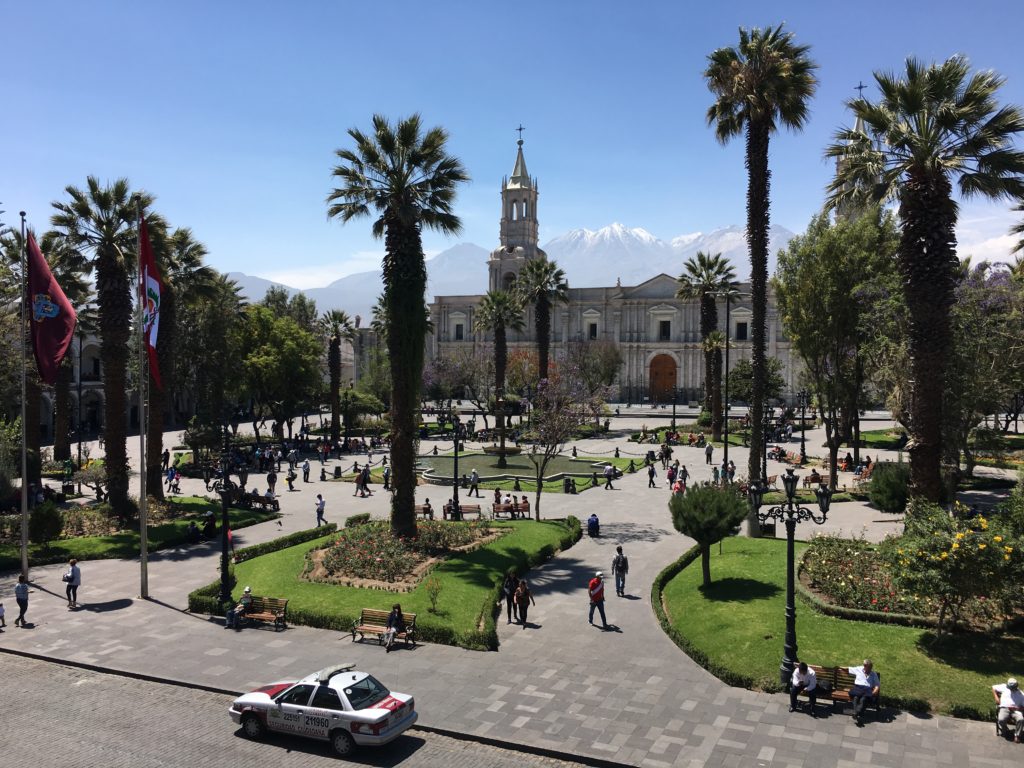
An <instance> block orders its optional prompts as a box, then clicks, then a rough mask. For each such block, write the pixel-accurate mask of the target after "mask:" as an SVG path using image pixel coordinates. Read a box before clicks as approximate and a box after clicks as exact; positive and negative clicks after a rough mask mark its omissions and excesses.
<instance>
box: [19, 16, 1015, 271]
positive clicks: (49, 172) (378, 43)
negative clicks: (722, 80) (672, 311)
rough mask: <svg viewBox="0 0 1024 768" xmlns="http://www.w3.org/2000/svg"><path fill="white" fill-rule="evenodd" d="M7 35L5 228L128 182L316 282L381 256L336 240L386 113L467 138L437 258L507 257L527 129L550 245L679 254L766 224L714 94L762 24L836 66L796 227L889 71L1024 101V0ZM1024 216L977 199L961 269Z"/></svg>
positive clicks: (776, 153)
mask: <svg viewBox="0 0 1024 768" xmlns="http://www.w3.org/2000/svg"><path fill="white" fill-rule="evenodd" d="M769 6H770V10H769ZM925 9H927V10H925ZM3 19H4V22H5V27H6V29H7V31H8V34H7V35H6V40H5V42H4V45H3V46H2V50H0V65H2V68H3V73H4V80H5V83H6V85H7V96H8V117H7V119H6V120H4V121H3V123H2V124H0V146H3V148H4V157H5V160H6V162H5V163H4V171H5V172H4V173H3V174H2V176H0V200H2V201H3V208H4V209H6V211H7V213H6V214H5V215H4V220H5V221H6V222H7V223H13V222H14V221H15V220H16V214H15V212H16V211H18V210H19V209H24V210H26V211H28V213H29V220H30V223H31V224H32V225H34V226H35V227H36V228H37V229H40V230H42V229H45V228H46V226H47V223H48V218H49V215H50V201H52V200H54V199H58V198H60V197H62V195H63V189H64V187H65V186H66V185H67V184H79V185H81V184H83V183H84V180H85V177H86V175H88V174H94V175H97V176H99V177H100V178H103V179H113V178H116V177H118V176H127V177H128V178H129V179H130V180H131V182H132V184H133V185H134V186H136V187H141V188H145V189H146V190H148V191H150V192H152V193H154V194H156V195H157V198H158V203H157V205H158V208H159V210H160V211H161V212H162V213H163V214H164V215H165V216H166V217H167V218H168V219H169V220H170V221H171V223H172V224H173V225H176V226H189V227H191V228H192V229H193V231H194V233H195V235H196V236H197V237H198V238H199V239H200V240H202V241H203V242H205V243H206V244H207V246H208V247H209V250H210V262H211V263H212V264H213V265H214V266H215V267H217V268H218V269H221V270H224V271H233V270H238V271H245V272H248V273H250V274H259V275H264V276H271V277H274V278H276V279H281V280H283V281H285V282H289V283H290V284H293V285H297V286H299V287H305V286H313V285H323V284H326V283H327V282H329V281H330V280H331V279H334V278H337V277H339V276H341V275H343V274H347V273H349V272H352V271H360V270H363V269H367V268H372V267H373V265H374V264H375V263H378V262H379V254H380V252H381V244H380V243H379V242H378V241H374V240H373V239H372V237H371V235H370V223H369V221H365V222H355V223H351V224H349V225H347V226H344V227H343V226H341V225H340V224H338V223H336V222H330V221H328V220H327V217H326V205H325V203H324V199H325V197H326V195H327V194H328V192H329V191H330V189H331V186H332V184H331V176H330V170H331V168H332V167H333V165H334V159H335V158H334V150H335V149H337V148H338V147H340V146H345V145H346V140H347V138H348V137H347V135H346V133H345V131H346V129H348V128H349V127H353V126H356V127H367V126H368V125H369V122H370V116H371V115H372V114H373V113H374V112H382V113H384V114H386V115H389V116H392V117H397V116H401V115H406V114H408V113H410V112H414V111H418V112H420V113H422V115H423V117H424V119H425V121H426V122H427V123H428V124H432V125H433V124H441V125H443V126H445V127H446V128H447V129H448V130H449V131H450V133H451V151H452V152H453V153H455V154H456V155H458V156H459V157H461V158H462V160H463V162H464V163H465V165H466V167H467V169H468V171H469V173H470V175H471V176H472V177H473V180H472V182H471V183H470V184H467V185H466V186H465V187H464V189H463V190H462V191H461V193H460V195H459V199H458V202H457V212H458V214H459V215H460V216H461V217H462V219H463V222H464V226H465V231H464V234H463V235H462V236H461V237H459V238H454V239H450V240H449V239H445V238H441V237H439V236H436V235H433V234H428V235H427V236H426V237H425V246H426V248H427V250H428V251H429V252H437V251H439V250H442V249H443V248H445V247H448V246H449V245H452V244H454V243H455V242H459V241H471V242H475V243H477V244H479V245H482V246H484V247H487V248H490V247H493V246H494V245H496V242H497V225H498V215H499V208H498V202H499V184H500V181H501V177H502V176H503V175H506V174H508V173H509V172H510V171H511V168H512V164H513V160H514V156H515V139H516V133H515V132H514V128H515V127H516V126H517V125H519V124H520V123H522V124H523V125H524V126H525V127H526V131H525V133H524V139H525V141H526V145H525V150H526V153H527V154H526V157H527V163H528V166H529V170H530V172H531V174H533V175H535V176H537V177H538V178H539V184H540V192H541V197H540V203H539V215H540V218H541V239H542V241H543V240H546V239H548V238H550V237H553V236H555V235H558V234H561V233H563V232H565V231H567V230H569V229H573V228H576V227H588V228H590V229H597V228H599V227H601V226H604V225H607V224H610V223H611V222H613V221H620V222H622V223H623V224H625V225H627V226H630V227H643V228H644V229H647V230H648V231H650V232H652V233H653V234H655V235H657V236H658V237H662V238H665V239H669V238H671V237H674V236H676V235H679V234H683V233H687V232H694V231H708V230H710V229H714V228H715V227H719V226H725V225H729V224H742V223H744V221H745V213H744V205H745V192H746V186H745V185H746V179H745V171H744V168H743V143H742V141H734V142H733V143H732V144H730V145H729V146H726V147H722V146H720V145H718V144H717V143H716V141H715V139H714V135H713V132H712V131H711V129H709V128H708V127H706V124H705V121H704V114H705V111H706V109H707V107H708V105H709V103H710V100H711V96H710V93H709V92H708V90H707V87H706V85H705V84H704V81H703V78H702V77H701V73H702V70H703V68H704V65H705V60H706V56H707V54H708V53H709V52H710V51H711V50H713V49H714V48H716V47H720V46H723V45H732V44H734V43H735V41H736V40H737V28H738V27H739V26H740V25H745V26H765V25H768V24H774V23H778V22H780V21H785V22H786V24H787V27H788V28H789V29H790V30H792V31H793V32H794V33H795V34H796V36H797V39H798V41H800V42H802V43H806V44H809V45H810V46H812V57H813V58H814V59H815V60H816V61H817V62H818V63H819V65H820V70H819V72H818V76H819V79H820V85H819V89H818V93H817V96H816V98H815V99H814V101H813V103H812V105H811V119H810V122H809V124H808V126H807V129H806V130H805V131H804V132H803V133H801V134H799V135H792V134H788V133H782V134H780V135H778V136H777V137H775V138H773V140H772V149H771V167H772V173H773V184H772V220H773V221H774V222H777V223H779V224H781V225H783V226H785V227H788V228H789V229H792V230H794V231H800V230H802V229H803V228H804V226H805V225H806V223H807V220H808V219H809V217H810V216H811V215H812V214H813V213H814V212H815V211H816V210H817V209H818V208H819V206H820V205H821V202H822V197H823V194H822V189H823V187H824V185H825V184H826V183H827V181H828V179H829V176H830V174H831V172H832V166H831V164H830V163H827V162H826V161H825V160H823V159H822V149H823V147H824V146H825V144H826V143H827V142H828V141H829V139H830V136H831V134H832V132H833V131H834V130H835V129H836V128H837V127H838V126H839V125H840V124H845V123H847V122H848V117H847V113H846V111H845V109H844V107H843V103H842V102H843V100H844V99H847V98H849V97H851V96H852V95H854V94H855V91H854V90H853V89H854V86H856V85H857V83H858V81H860V80H863V81H864V82H865V83H868V84H871V83H872V82H873V81H872V80H871V73H872V71H874V70H879V69H898V68H900V67H901V66H902V62H903V60H904V59H905V57H906V56H907V55H908V54H913V55H917V56H919V57H921V58H924V59H927V60H937V59H944V58H946V57H947V56H949V55H951V54H953V53H964V54H966V55H968V56H969V57H970V59H971V61H972V63H973V64H974V66H975V67H977V68H992V69H995V70H997V71H998V72H1000V73H1002V74H1003V75H1004V76H1006V78H1007V84H1006V86H1005V87H1004V89H1003V91H1002V99H1003V101H1008V102H1012V103H1016V104H1020V105H1024V61H1022V59H1021V57H1020V55H1019V31H1020V28H1021V24H1022V22H1024V4H1021V3H1020V2H1019V0H1016V1H1015V0H998V1H993V2H982V3H978V4H975V5H974V6H973V7H971V8H969V7H968V6H967V5H965V4H964V3H963V2H960V1H958V2H951V1H949V0H933V1H932V2H929V3H899V2H891V1H890V2H886V3H882V2H873V1H863V0H862V1H861V2H856V3H848V4H837V3H808V2H775V3H771V4H767V3H764V2H742V1H741V2H732V3H727V4H726V3H683V2H658V3H654V2H636V3H629V4H627V3H623V2H607V1H606V0H592V1H591V2H587V3H584V2H575V1H573V2H570V1H568V0H562V1H560V2H555V1H554V0H546V1H543V0H542V1H540V2H535V1H534V0H520V1H519V2H516V3H503V4H498V3H493V2H480V0H476V1H470V0H466V1H465V2H450V1H446V0H438V2H435V3H429V4H428V3H422V2H407V1H406V0H389V1H388V2H362V3H355V2H341V1H340V0H338V1H335V2H312V1H310V2H291V3H284V2H262V1H261V0H252V1H250V2H244V3H243V2H236V1H235V0H223V1H222V2H216V3H211V2H208V1H207V2H193V1H192V0H176V1H175V2H174V3H159V4H158V3H147V2H137V1H136V2H105V1H104V0H95V2H91V3H82V2H71V1H68V2H51V1H49V0H34V1H33V2H31V3H17V4H16V3H5V4H4V13H3ZM865 93H866V95H869V96H870V95H872V91H870V90H869V91H866V92H865ZM1014 221H1015V219H1014V217H1013V215H1011V214H1010V213H1009V206H1007V205H1003V204H1000V205H996V206H992V205H979V204H974V203H969V204H967V205H965V206H964V207H963V209H962V221H961V228H960V238H961V243H962V246H963V247H962V249H961V250H962V252H967V251H970V252H972V253H974V254H975V255H976V256H985V257H989V258H1002V259H1004V260H1005V259H1006V258H1007V254H1006V251H1007V250H1008V243H1009V242H1010V238H1009V237H1008V236H1007V235H1006V230H1007V228H1008V227H1009V225H1010V224H1011V223H1013V222H1014Z"/></svg>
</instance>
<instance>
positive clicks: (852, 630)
mask: <svg viewBox="0 0 1024 768" xmlns="http://www.w3.org/2000/svg"><path fill="white" fill-rule="evenodd" d="M798 549H799V550H802V549H803V546H802V545H798ZM785 567H786V560H785V542H784V541H781V540H780V541H774V540H767V539H747V538H730V539H727V540H726V541H725V542H724V550H723V554H722V555H719V554H718V547H713V548H712V556H711V578H712V580H713V584H712V586H711V588H710V589H709V590H708V591H707V593H704V592H702V591H701V589H700V582H701V569H700V559H699V558H698V559H697V560H695V561H694V562H693V563H691V564H690V565H689V566H687V567H686V568H684V569H683V570H682V571H681V572H680V573H679V574H678V575H676V576H675V578H673V579H672V580H671V581H670V582H669V583H668V584H667V585H666V587H665V590H664V592H663V597H664V604H665V607H666V612H667V614H668V617H669V619H670V621H671V622H672V625H673V627H674V628H675V629H676V630H677V631H678V632H679V633H680V634H681V635H683V636H684V637H685V638H686V640H687V641H688V642H689V643H690V644H691V645H692V646H693V648H694V649H695V650H697V651H700V652H701V653H703V654H705V655H706V656H707V657H708V661H709V664H710V665H712V666H719V667H722V668H725V669H727V670H729V671H730V672H732V673H734V674H738V675H742V676H744V677H746V678H749V679H751V680H753V681H755V685H758V686H759V687H764V688H767V689H769V690H776V689H777V686H778V666H779V660H780V659H781V657H782V642H783V637H784V633H785V618H784V614H783V611H784V608H785ZM722 638H728V642H722ZM797 639H798V646H799V649H800V653H799V656H800V658H801V659H804V660H807V661H808V662H812V663H818V664H823V665H826V666H835V665H842V664H854V663H860V661H861V660H862V659H864V658H865V657H868V656H869V657H871V658H872V659H873V660H874V662H875V667H876V668H877V669H878V671H879V672H880V673H881V675H882V695H883V697H885V696H888V697H891V698H894V699H898V700H901V701H903V702H908V703H913V702H914V701H916V700H919V701H921V702H922V703H925V702H926V704H927V706H928V707H930V708H931V709H932V710H933V711H937V712H952V713H958V714H980V715H981V716H987V715H988V713H989V710H990V707H991V704H992V693H991V686H992V685H993V684H995V683H997V682H1000V681H1003V680H1005V679H1006V678H1007V677H1008V676H1009V675H1011V674H1013V673H1016V674H1020V670H1019V668H1017V667H1016V665H1017V664H1018V663H1019V660H1020V659H1022V658H1024V638H1022V637H1020V636H1012V637H1006V636H1004V637H1002V638H999V639H992V638H984V637H977V636H969V635H963V636H957V637H955V638H952V639H951V640H947V641H944V642H936V641H934V640H933V638H932V635H931V634H930V633H929V632H928V631H926V630H923V629H914V628H910V627H901V626H895V625H885V624H875V623H870V622H859V621H847V620H844V619H839V618H834V617H831V616H825V615H822V614H819V613H816V612H814V611H813V610H812V608H811V607H810V606H809V605H807V604H806V603H804V602H802V601H800V600H799V599H798V601H797ZM919 706H920V705H919Z"/></svg>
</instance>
